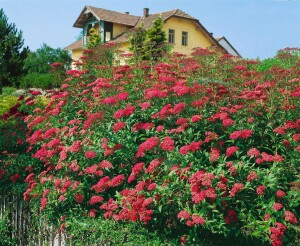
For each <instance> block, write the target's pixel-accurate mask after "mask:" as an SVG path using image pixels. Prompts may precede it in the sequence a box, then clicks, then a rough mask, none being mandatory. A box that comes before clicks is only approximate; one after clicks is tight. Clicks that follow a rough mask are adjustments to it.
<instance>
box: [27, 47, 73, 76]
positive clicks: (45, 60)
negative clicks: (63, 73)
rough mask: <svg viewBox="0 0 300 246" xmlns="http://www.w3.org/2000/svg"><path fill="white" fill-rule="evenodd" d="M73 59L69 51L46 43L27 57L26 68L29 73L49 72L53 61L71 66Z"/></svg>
mask: <svg viewBox="0 0 300 246" xmlns="http://www.w3.org/2000/svg"><path fill="white" fill-rule="evenodd" d="M71 61H72V59H71V57H70V54H69V52H68V51H66V50H62V49H61V48H57V49H54V48H51V47H50V46H48V45H47V44H45V43H44V44H42V46H41V47H40V48H39V49H37V50H36V51H35V52H30V53H29V54H28V57H27V58H26V59H25V63H24V69H25V70H26V71H27V72H28V73H48V72H50V70H51V66H50V65H51V64H52V63H54V62H60V63H63V65H64V66H66V67H67V68H69V67H70V64H71Z"/></svg>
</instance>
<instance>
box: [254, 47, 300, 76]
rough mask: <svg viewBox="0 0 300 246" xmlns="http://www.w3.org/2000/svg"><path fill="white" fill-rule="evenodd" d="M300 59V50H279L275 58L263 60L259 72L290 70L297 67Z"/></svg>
mask: <svg viewBox="0 0 300 246" xmlns="http://www.w3.org/2000/svg"><path fill="white" fill-rule="evenodd" d="M299 58H300V52H299V49H293V48H285V49H282V50H279V51H278V52H277V54H276V56H275V57H273V58H267V59H264V60H262V62H261V63H260V65H259V66H258V71H260V72H263V71H267V70H270V69H272V68H276V67H279V68H283V69H288V68H291V67H293V66H295V64H296V62H297V61H299Z"/></svg>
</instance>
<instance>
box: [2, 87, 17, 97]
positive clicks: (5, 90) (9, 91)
mask: <svg viewBox="0 0 300 246" xmlns="http://www.w3.org/2000/svg"><path fill="white" fill-rule="evenodd" d="M16 90H17V89H16V88H14V87H3V88H2V95H12V94H13V93H14V92H15V91H16Z"/></svg>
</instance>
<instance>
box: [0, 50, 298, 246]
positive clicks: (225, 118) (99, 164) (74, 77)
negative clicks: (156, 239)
mask: <svg viewBox="0 0 300 246" xmlns="http://www.w3.org/2000/svg"><path fill="white" fill-rule="evenodd" d="M91 52H92V51H91ZM85 62H87V64H85V63H82V64H81V65H83V68H84V69H82V70H70V71H68V72H67V73H68V75H69V77H68V78H67V79H66V80H65V81H64V84H63V85H62V87H61V89H60V90H59V91H55V92H54V93H53V94H52V96H51V98H50V102H49V104H48V105H47V106H46V107H45V108H44V109H42V108H39V107H36V106H35V104H34V103H33V104H28V102H27V106H28V107H34V110H33V113H32V114H31V115H28V116H27V117H26V118H25V122H26V123H27V127H28V128H29V130H30V131H31V133H30V134H28V136H27V142H28V143H29V144H30V147H29V149H31V150H32V151H34V152H33V157H34V158H36V159H37V160H39V161H41V162H42V163H43V166H42V167H39V168H32V169H28V170H30V171H29V172H28V176H27V177H26V178H25V180H24V181H25V183H27V190H26V191H25V193H24V199H25V200H26V201H28V202H31V203H32V204H33V205H34V204H38V206H39V210H40V211H41V212H42V213H44V215H45V216H47V217H48V219H50V220H51V221H53V222H56V221H58V220H60V221H61V223H62V224H61V229H64V228H66V229H68V223H70V222H69V221H71V220H72V218H74V217H91V218H93V219H95V220H96V219H103V218H105V219H108V220H114V221H117V222H120V223H121V221H131V222H136V223H141V224H145V226H147V227H148V228H152V229H156V230H158V229H159V228H168V231H169V232H170V234H172V233H173V235H176V236H177V237H178V243H179V242H181V243H196V242H199V241H200V240H201V235H202V236H203V234H205V233H209V234H219V235H223V236H225V237H226V236H228V235H230V236H232V235H235V236H236V235H240V234H241V235H243V236H244V237H246V238H249V239H251V238H256V239H255V240H256V241H257V242H270V243H272V244H273V245H281V244H282V243H283V242H286V243H288V242H296V240H297V236H296V235H297V234H298V235H299V227H298V226H299V221H298V220H299V210H297V209H298V208H299V204H300V200H299V196H298V194H299V193H298V192H299V181H300V180H299V159H300V141H299V139H300V137H299V136H300V135H299V133H300V130H299V129H300V113H299V112H300V110H299V107H300V100H299V96H300V79H299V74H300V61H299V59H298V60H297V62H296V63H295V64H294V65H293V66H291V67H289V68H288V69H283V68H278V67H277V68H276V67H274V68H273V69H270V70H268V71H264V72H259V71H258V69H257V67H258V65H259V62H257V61H251V60H237V59H236V58H234V57H231V56H229V55H222V54H219V53H216V52H212V51H209V50H205V49H197V50H195V52H194V53H193V56H192V57H185V56H182V55H179V54H178V55H174V56H173V57H172V58H171V59H170V62H169V63H168V64H166V63H158V64H156V65H155V66H154V67H153V69H150V67H149V66H148V65H147V64H141V65H140V66H128V65H124V66H119V67H114V68H113V69H112V68H111V67H104V66H102V67H97V66H96V67H95V66H93V69H91V70H88V69H85V66H86V68H90V67H89V65H90V64H89V63H88V58H87V59H86V60H85ZM95 69H96V70H97V72H96V74H97V77H95V73H94V72H93V71H94V70H95ZM0 177H1V176H0ZM15 179H16V177H14V178H12V182H14V180H15ZM298 240H299V238H298Z"/></svg>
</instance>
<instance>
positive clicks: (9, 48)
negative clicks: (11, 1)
mask: <svg viewBox="0 0 300 246" xmlns="http://www.w3.org/2000/svg"><path fill="white" fill-rule="evenodd" d="M23 45H24V39H23V35H22V32H21V31H18V30H17V28H16V26H15V24H14V23H8V18H7V16H6V15H5V14H4V11H3V9H0V93H1V91H2V87H3V86H11V85H16V86H17V85H18V84H19V79H20V77H21V76H22V75H23V74H24V73H25V71H23V69H22V68H23V65H24V60H25V58H26V57H27V54H28V52H29V48H28V47H23Z"/></svg>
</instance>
